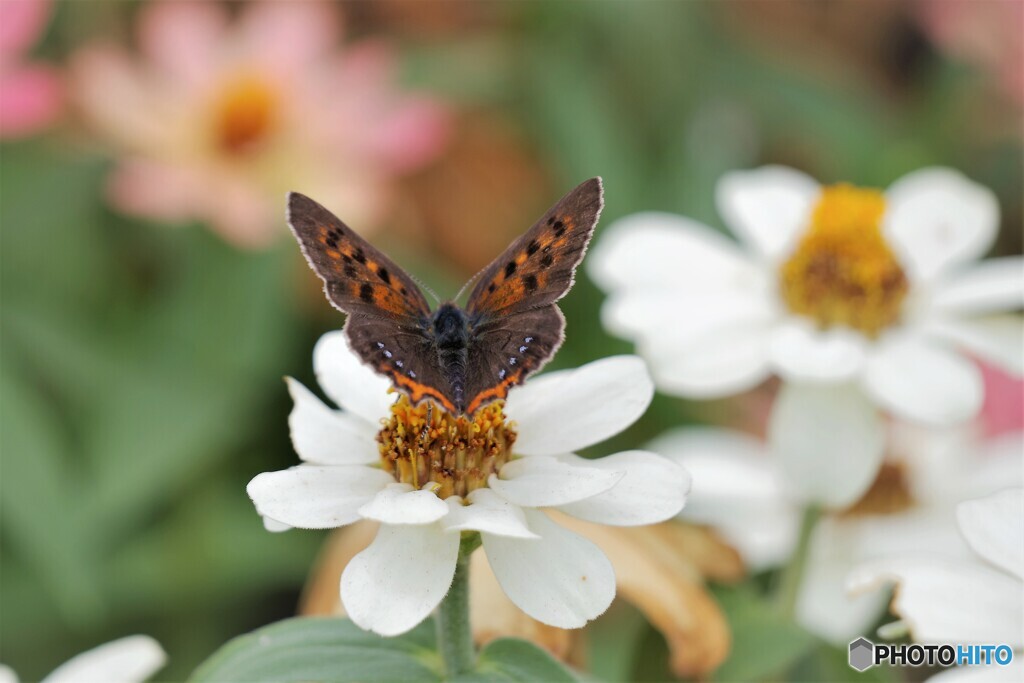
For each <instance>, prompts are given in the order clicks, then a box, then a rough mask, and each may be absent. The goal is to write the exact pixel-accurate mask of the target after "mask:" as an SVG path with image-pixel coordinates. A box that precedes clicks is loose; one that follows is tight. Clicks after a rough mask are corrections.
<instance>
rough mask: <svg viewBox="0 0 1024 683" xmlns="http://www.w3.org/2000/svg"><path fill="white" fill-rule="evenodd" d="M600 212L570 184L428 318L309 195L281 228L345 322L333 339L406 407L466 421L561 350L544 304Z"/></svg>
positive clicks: (423, 306) (597, 202)
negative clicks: (343, 340)
mask: <svg viewBox="0 0 1024 683" xmlns="http://www.w3.org/2000/svg"><path fill="white" fill-rule="evenodd" d="M603 205H604V200H603V190H602V186H601V179H600V178H591V179H590V180H587V181H586V182H584V183H582V184H581V185H579V186H578V187H576V188H575V189H574V190H572V191H571V192H569V193H568V194H567V195H565V196H564V197H562V199H560V200H559V201H558V203H557V204H555V205H554V206H553V207H552V208H551V209H549V210H548V211H547V213H545V214H544V215H543V216H542V217H541V218H540V220H538V221H537V222H536V223H535V224H534V225H533V227H531V228H530V229H529V230H528V231H527V232H526V233H525V234H523V235H522V236H521V237H519V238H518V239H516V240H515V241H513V242H512V244H510V245H509V246H508V248H507V249H505V251H503V252H502V253H501V255H500V256H498V258H496V259H494V261H492V262H491V264H490V265H489V266H487V267H486V268H485V269H484V270H482V271H481V272H480V274H479V275H478V276H477V277H478V279H477V282H476V285H475V286H474V287H473V289H472V291H471V292H470V294H469V298H468V300H467V302H466V307H465V308H460V307H459V306H458V305H457V304H455V303H454V302H453V301H446V302H444V303H441V304H440V305H439V306H438V307H437V308H436V309H435V310H431V308H430V306H429V304H428V303H427V300H426V299H425V298H424V296H423V292H422V291H420V288H419V287H418V286H417V285H416V282H415V281H414V280H413V278H411V277H410V276H409V275H408V274H406V272H405V271H403V270H402V269H401V268H400V267H398V266H397V265H396V264H395V263H394V262H393V261H391V259H389V258H388V257H387V256H385V255H384V254H383V253H381V252H380V251H379V250H377V249H375V248H374V247H373V246H371V245H370V244H369V242H367V241H366V240H364V239H363V238H361V237H360V236H359V235H357V234H356V233H355V231H353V230H352V228H350V227H348V226H347V225H345V224H344V223H342V222H341V221H340V220H339V219H338V218H337V217H336V216H335V215H334V214H332V213H331V212H330V211H328V210H327V209H325V208H324V207H322V206H321V205H320V204H317V203H316V202H315V201H313V200H312V199H310V198H309V197H306V196H305V195H302V194H299V193H297V192H292V193H290V194H289V195H288V224H289V225H290V226H291V229H292V232H293V233H294V234H295V238H296V239H297V240H298V241H299V246H300V248H301V249H302V253H303V254H304V255H305V257H306V260H307V261H309V265H310V267H312V269H313V271H314V272H315V273H316V274H317V275H318V276H319V277H320V279H321V280H323V282H324V293H325V294H326V295H327V299H328V300H329V301H330V302H331V304H333V305H334V307H335V308H337V309H339V310H340V311H342V312H344V313H346V314H347V315H348V319H347V320H346V321H345V327H344V333H345V335H346V337H347V338H348V341H349V345H350V346H351V348H352V349H353V350H354V351H355V353H356V354H358V356H359V357H360V358H361V359H362V361H363V362H364V363H365V364H367V365H369V366H370V367H371V368H373V369H374V370H376V371H377V372H378V373H380V374H382V375H385V376H387V377H389V378H390V379H391V381H392V383H393V384H394V386H395V387H396V388H398V389H400V390H402V391H404V392H405V393H406V394H407V395H408V396H409V398H410V400H411V401H412V402H413V404H418V403H420V402H421V401H424V400H428V399H431V400H433V401H436V402H437V403H439V404H440V405H441V406H443V407H444V409H445V410H447V411H448V412H449V413H452V414H456V415H459V414H468V415H470V416H471V415H472V414H473V413H475V412H476V411H477V410H478V409H479V408H480V407H482V406H484V405H487V404H488V403H490V402H492V401H495V400H498V399H503V398H505V397H506V396H507V395H508V391H509V389H510V388H512V387H513V386H515V385H517V384H521V383H522V382H524V381H525V380H526V378H527V377H528V376H529V375H530V374H532V373H534V372H536V371H537V370H539V369H540V368H541V367H542V366H543V365H544V364H545V363H546V362H547V361H548V360H549V359H550V358H551V357H552V356H553V355H554V353H555V351H556V350H558V347H559V346H561V344H562V340H563V339H564V329H565V318H564V317H563V316H562V312H561V311H560V310H559V309H558V306H556V305H555V302H556V301H558V300H559V299H561V298H562V297H563V296H565V294H566V292H568V291H569V288H570V287H572V284H573V278H574V276H575V272H576V266H577V265H579V263H580V261H581V260H582V259H583V255H584V253H585V252H586V249H587V244H588V243H589V242H590V238H591V236H592V235H593V233H594V227H595V226H596V225H597V221H598V218H599V217H600V214H601V209H602V207H603ZM471 282H472V281H471ZM467 286H468V284H467Z"/></svg>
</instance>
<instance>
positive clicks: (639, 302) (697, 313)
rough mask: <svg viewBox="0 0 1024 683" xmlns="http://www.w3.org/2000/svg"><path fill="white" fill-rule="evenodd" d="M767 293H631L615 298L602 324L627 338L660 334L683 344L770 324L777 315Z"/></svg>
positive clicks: (762, 290) (603, 309) (604, 311)
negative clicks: (732, 329)
mask: <svg viewBox="0 0 1024 683" xmlns="http://www.w3.org/2000/svg"><path fill="white" fill-rule="evenodd" d="M769 295H770V292H769V291H768V290H767V288H760V287H754V286H751V287H750V288H749V289H743V290H737V289H733V290H725V289H722V290H712V291H708V289H707V288H706V287H700V288H699V289H697V290H696V291H693V290H691V291H678V290H660V291H649V290H626V291H623V292H617V293H613V294H612V295H611V296H609V297H608V299H606V300H605V303H604V305H603V306H602V307H601V321H602V323H603V324H604V326H605V328H607V329H608V331H609V332H611V333H612V334H615V335H618V336H620V337H624V338H626V339H635V338H637V337H638V336H643V335H659V336H663V337H666V338H669V339H671V340H672V343H673V344H676V345H683V344H687V343H689V342H692V341H696V340H699V339H701V338H702V337H703V336H704V335H707V334H709V333H714V332H715V331H717V330H720V329H723V328H729V327H734V326H737V325H751V324H756V323H766V322H769V321H771V320H773V319H774V318H775V316H776V313H775V310H776V307H775V305H774V302H773V301H772V299H771V298H770V296H769Z"/></svg>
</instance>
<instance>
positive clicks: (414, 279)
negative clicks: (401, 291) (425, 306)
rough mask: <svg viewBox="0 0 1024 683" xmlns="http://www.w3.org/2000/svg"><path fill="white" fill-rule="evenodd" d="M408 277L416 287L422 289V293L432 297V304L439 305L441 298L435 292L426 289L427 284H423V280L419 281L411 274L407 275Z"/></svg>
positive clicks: (428, 288)
mask: <svg viewBox="0 0 1024 683" xmlns="http://www.w3.org/2000/svg"><path fill="white" fill-rule="evenodd" d="M409 277H410V278H412V281H413V282H415V283H416V284H417V285H419V287H420V289H422V290H423V291H424V292H426V293H427V294H429V295H430V296H432V297H434V302H435V303H441V297H439V296H438V295H437V292H435V291H434V290H432V289H431V288H430V287H428V286H427V284H426V283H425V282H423V280H421V279H419V278H418V277H416V276H415V275H412V274H409Z"/></svg>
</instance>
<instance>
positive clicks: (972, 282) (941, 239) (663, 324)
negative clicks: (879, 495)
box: [587, 166, 1024, 506]
mask: <svg viewBox="0 0 1024 683" xmlns="http://www.w3.org/2000/svg"><path fill="white" fill-rule="evenodd" d="M717 197H718V204H719V210H720V212H721V214H722V216H723V217H724V218H725V220H726V222H727V223H728V224H729V226H730V227H731V228H732V230H733V231H734V232H735V233H736V235H737V236H738V237H739V240H740V241H739V242H738V243H737V242H734V241H732V240H730V239H728V238H727V237H725V236H723V235H721V234H720V233H718V232H716V231H715V230H713V229H711V228H709V227H707V226H704V225H701V224H700V223H697V222H694V221H691V220H689V219H686V218H683V217H681V216H675V215H671V214H664V213H642V214H635V215H633V216H628V217H626V218H624V219H621V220H619V221H617V222H616V223H615V224H613V225H611V226H610V227H609V228H608V230H607V231H606V232H605V234H604V236H603V238H602V239H601V240H599V242H598V244H597V245H596V246H595V248H594V252H593V254H592V255H591V257H590V258H589V259H588V264H587V265H588V272H589V274H590V275H591V277H593V279H594V280H595V281H596V282H597V283H598V285H600V286H601V287H602V288H603V289H604V290H605V291H607V292H608V293H609V297H608V300H607V301H606V303H605V305H604V308H603V311H602V317H603V321H604V323H605V325H606V327H607V328H608V329H609V330H611V331H612V332H613V333H615V334H617V335H620V336H622V337H625V338H628V339H631V340H633V341H635V342H636V345H637V349H638V351H639V352H640V354H641V355H642V356H643V357H644V358H645V359H647V361H648V362H649V364H650V367H651V373H652V375H653V377H654V380H655V382H656V384H657V385H658V387H659V388H660V389H662V390H664V391H666V392H667V393H670V394H676V395H680V396H687V397H695V398H710V397H720V396H727V395H730V394H734V393H737V392H740V391H743V390H746V389H750V388H752V387H754V386H756V385H758V384H759V383H760V382H762V381H763V380H765V379H767V378H768V377H769V376H770V375H772V374H773V373H774V374H777V375H779V376H780V377H781V378H783V379H784V380H786V382H785V383H784V385H783V388H782V389H781V393H780V396H779V402H778V404H777V405H776V407H775V410H774V411H773V415H772V418H771V424H770V430H771V441H772V444H773V448H774V449H775V450H776V451H777V452H779V453H780V455H784V457H787V458H790V459H791V460H792V461H793V464H794V465H799V467H796V468H795V469H800V468H801V467H802V468H803V473H802V476H801V478H800V482H802V483H803V484H805V485H806V488H805V490H804V496H805V498H808V499H811V500H815V501H816V502H820V503H822V504H825V505H830V506H843V505H846V504H848V503H850V502H852V501H853V500H854V499H856V498H857V497H858V496H859V495H860V494H861V493H862V492H863V490H864V488H865V487H866V486H867V485H868V484H869V483H870V482H871V481H872V480H873V478H874V474H875V472H876V471H877V468H878V466H879V463H880V462H881V456H882V448H883V440H884V439H883V437H882V432H883V426H882V422H881V418H880V416H879V412H878V408H881V409H883V410H885V411H888V412H891V413H893V414H894V415H896V416H898V417H901V418H906V419H909V420H913V421H918V422H922V423H926V424H932V425H945V424H948V423H953V422H959V421H963V420H967V419H969V418H971V417H973V416H974V415H975V414H976V413H977V412H978V410H979V409H980V407H981V402H982V397H983V391H982V381H981V377H980V373H979V371H978V369H977V367H976V366H975V365H974V364H973V363H972V362H971V361H970V360H969V359H968V358H966V357H965V356H964V355H963V354H962V353H961V352H962V351H966V352H969V353H971V354H973V355H975V356H978V357H980V358H982V359H985V360H987V361H988V362H990V363H992V364H993V365H995V366H998V367H1001V368H1004V369H1006V370H1008V371H1010V372H1013V373H1014V374H1015V375H1020V374H1021V373H1022V372H1024V351H1022V348H1024V333H1022V331H1024V327H1022V325H1021V320H1020V317H1019V316H1016V315H998V314H1005V313H1007V312H1011V311H1015V310H1018V309H1019V308H1020V307H1021V306H1022V304H1024V258H1021V257H1010V258H1000V259H991V260H988V261H984V262H982V263H975V261H976V260H977V259H978V258H980V257H981V256H982V255H983V254H984V253H985V252H986V251H987V250H988V249H989V247H990V246H991V245H992V242H993V240H994V238H995V235H996V230H997V225H998V213H999V212H998V207H997V204H996V201H995V198H994V196H993V195H992V193H991V192H990V191H989V190H987V189H986V188H984V187H981V186H979V185H977V184H975V183H973V182H971V181H970V180H968V179H967V178H965V177H963V176H962V175H960V174H959V173H957V172H955V171H952V170H948V169H940V168H934V169H925V170H921V171H917V172H915V173H912V174H910V175H908V176H906V177H904V178H902V179H901V180H899V181H898V182H896V183H895V184H894V185H892V186H891V187H890V188H889V189H888V190H886V191H885V193H882V192H879V191H876V190H869V189H862V188H856V187H852V186H849V185H836V186H831V187H822V186H820V185H819V184H818V183H816V182H815V181H814V180H812V179H811V178H809V177H808V176H806V175H804V174H802V173H800V172H798V171H795V170H792V169H788V168H783V167H777V166H772V167H765V168H761V169H757V170H753V171H743V172H735V173H730V174H727V175H726V176H724V177H723V178H722V180H721V181H720V182H719V185H718V191H717ZM826 454H827V455H826Z"/></svg>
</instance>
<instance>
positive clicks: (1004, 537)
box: [956, 488, 1024, 581]
mask: <svg viewBox="0 0 1024 683" xmlns="http://www.w3.org/2000/svg"><path fill="white" fill-rule="evenodd" d="M956 518H957V522H959V524H960V530H961V531H962V532H963V534H964V538H965V539H967V542H968V543H969V544H970V546H971V547H972V548H973V549H974V551H975V552H976V553H978V554H979V555H981V556H982V557H984V558H985V559H986V560H988V561H989V562H991V563H992V564H994V565H996V566H997V567H1002V568H1003V569H1005V570H1006V571H1008V572H1011V573H1013V574H1015V575H1016V576H1017V577H1018V578H1020V579H1021V580H1022V581H1024V489H1019V488H1018V489H1009V490H1006V491H1000V492H999V493H996V494H994V495H991V496H988V497H987V498H981V499H979V500H969V501H966V502H963V503H960V504H959V505H958V506H957V508H956Z"/></svg>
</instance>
